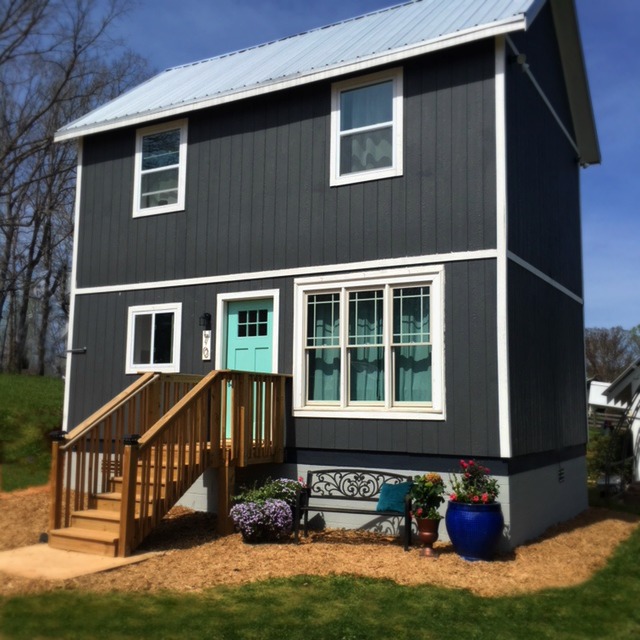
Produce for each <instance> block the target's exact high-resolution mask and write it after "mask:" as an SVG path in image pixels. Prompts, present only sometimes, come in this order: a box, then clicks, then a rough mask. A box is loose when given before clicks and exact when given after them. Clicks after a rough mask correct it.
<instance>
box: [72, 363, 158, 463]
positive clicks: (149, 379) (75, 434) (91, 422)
mask: <svg viewBox="0 0 640 640" xmlns="http://www.w3.org/2000/svg"><path fill="white" fill-rule="evenodd" d="M159 377H160V374H158V373H153V372H149V373H145V374H143V375H141V376H140V378H138V379H137V380H136V381H135V382H134V383H133V384H131V385H129V386H128V387H127V388H126V389H125V390H124V391H121V392H120V393H119V394H118V395H117V396H116V397H115V398H113V399H111V400H110V401H109V402H107V404H105V405H103V406H102V407H100V408H99V409H98V410H97V411H95V412H94V413H92V414H91V415H90V416H89V417H88V418H87V419H86V420H83V421H82V422H81V423H80V424H79V425H78V426H77V427H75V428H74V429H72V430H71V431H69V433H67V435H66V436H65V439H64V444H62V445H61V447H60V448H61V449H63V450H65V449H68V448H69V447H71V446H72V445H73V444H74V443H75V442H76V441H77V440H79V439H80V438H82V436H84V435H86V434H87V433H88V432H89V431H91V429H93V428H94V426H95V425H96V424H98V423H99V422H102V421H103V420H104V419H105V418H108V417H109V416H110V415H111V414H112V413H114V412H115V411H117V410H118V409H119V408H120V407H121V406H122V405H123V404H125V403H126V402H127V401H128V400H129V399H130V398H131V397H132V396H134V395H135V394H136V393H139V392H140V391H142V389H144V388H145V387H147V386H148V385H150V384H153V383H154V382H155V381H156V380H157V379H158V378H159Z"/></svg>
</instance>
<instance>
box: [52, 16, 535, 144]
mask: <svg viewBox="0 0 640 640" xmlns="http://www.w3.org/2000/svg"><path fill="white" fill-rule="evenodd" d="M527 26H528V24H527V19H526V16H525V15H524V14H520V15H518V16H515V17H513V18H508V19H506V20H501V21H498V22H493V23H491V24H490V25H483V26H481V27H479V28H476V27H474V28H471V29H467V30H464V31H459V32H456V33H455V34H447V35H444V36H442V37H439V38H435V39H433V40H429V41H426V42H422V43H420V44H418V45H415V44H412V45H409V46H407V47H402V48H399V49H395V50H394V51H392V52H387V53H385V54H382V55H380V54H379V53H376V54H374V55H372V56H369V57H365V58H361V59H359V60H357V61H355V62H350V63H347V64H340V65H336V66H333V67H328V68H326V69H323V70H321V71H313V72H310V73H305V74H300V75H296V76H293V77H290V78H286V79H283V80H277V81H274V82H269V83H260V84H258V85H256V86H254V87H252V88H250V89H245V90H241V91H237V90H232V91H230V92H228V93H226V94H221V95H217V96H215V97H213V98H207V99H204V100H202V99H198V100H194V101H193V102H190V103H187V104H184V103H181V104H180V105H179V106H174V107H167V108H160V109H155V110H153V111H145V112H144V113H138V114H133V115H131V116H126V117H123V118H117V119H113V120H109V121H106V122H102V123H99V124H93V125H86V126H83V127H77V128H73V123H71V124H70V125H67V126H66V127H63V128H62V129H60V130H59V131H57V132H56V134H55V138H54V140H55V141H56V142H63V141H65V140H71V139H74V138H79V137H81V136H87V135H91V134H94V133H100V132H104V131H110V130H113V129H119V128H122V127H127V126H134V125H139V124H143V123H146V122H149V121H153V120H158V119H159V118H171V117H175V116H177V115H182V114H185V113H189V112H191V111H197V110H200V109H206V108H208V107H213V106H216V105H220V104H225V103H227V102H234V101H236V100H242V99H244V98H250V97H253V96H259V95H264V94H266V93H271V92H274V91H280V90H282V89H288V88H290V87H296V86H300V85H303V84H308V83H311V82H317V81H319V80H326V79H329V78H335V77H337V76H342V75H347V74H349V73H355V72H358V71H363V70H365V69H370V68H372V67H376V66H380V65H384V64H392V63H395V62H398V61H399V60H404V59H407V58H412V57H415V56H419V55H422V54H424V53H431V52H433V51H439V50H441V49H448V48H450V47H454V46H458V45H461V44H465V43H468V42H474V41H476V40H481V39H483V38H493V37H495V36H498V35H503V34H507V33H510V32H513V31H522V30H525V29H526V28H527Z"/></svg>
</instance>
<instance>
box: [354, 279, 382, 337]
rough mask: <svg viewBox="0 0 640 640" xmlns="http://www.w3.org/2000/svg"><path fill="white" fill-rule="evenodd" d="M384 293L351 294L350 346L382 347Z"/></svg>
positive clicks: (361, 292) (357, 292) (380, 290)
mask: <svg viewBox="0 0 640 640" xmlns="http://www.w3.org/2000/svg"><path fill="white" fill-rule="evenodd" d="M382 297H383V291H382V289H379V290H374V291H353V292H351V293H350V294H349V346H361V345H380V346H381V345H382V344H383V333H382V321H383V301H382Z"/></svg>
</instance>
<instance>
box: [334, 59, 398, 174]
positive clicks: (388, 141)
mask: <svg viewBox="0 0 640 640" xmlns="http://www.w3.org/2000/svg"><path fill="white" fill-rule="evenodd" d="M332 102H333V106H332V117H331V129H332V136H331V140H332V153H331V184H332V185H340V184H349V183H352V182H360V181H364V180H377V179H380V178H388V177H392V176H398V175H401V174H402V74H401V73H400V71H399V70H394V71H392V72H385V73H382V74H375V75H372V76H367V77H366V78H359V79H358V80H357V81H353V80H350V81H346V82H339V83H336V84H335V85H333V96H332Z"/></svg>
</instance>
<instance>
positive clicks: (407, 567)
mask: <svg viewBox="0 0 640 640" xmlns="http://www.w3.org/2000/svg"><path fill="white" fill-rule="evenodd" d="M48 498H49V496H48V491H47V489H46V488H45V487H41V488H35V489H28V490H26V491H22V492H15V493H5V494H0V550H6V549H12V548H16V547H21V546H25V545H30V544H36V543H37V542H38V541H39V538H40V535H41V534H42V532H44V531H45V530H46V528H47V519H48V508H49V507H48V505H49V500H48ZM639 522H640V518H638V517H637V516H632V515H627V514H624V513H619V512H614V511H609V510H606V509H589V510H587V511H586V512H584V513H583V514H581V515H580V516H578V517H577V518H575V519H574V520H572V521H570V522H567V523H564V524H562V525H558V526H555V527H552V528H551V529H549V530H548V531H547V532H546V533H545V535H544V536H542V537H541V538H540V539H538V540H535V541H533V542H531V543H529V544H526V545H523V546H521V547H519V548H517V549H516V550H515V551H513V552H512V553H510V554H509V555H507V556H503V557H499V558H497V559H496V560H494V561H493V562H473V563H470V562H466V561H464V560H462V559H461V558H459V557H458V556H457V555H456V554H455V553H454V551H453V549H452V547H451V545H449V544H444V543H436V546H435V548H436V551H437V552H438V557H437V558H436V559H432V558H428V557H424V556H423V555H421V553H420V550H419V549H418V548H413V549H411V550H410V551H409V552H407V553H405V552H404V551H403V550H402V546H401V545H400V544H399V543H398V541H397V540H396V539H394V538H387V537H384V536H378V535H376V534H371V533H366V532H357V531H343V530H328V531H325V532H318V533H314V534H312V535H311V536H310V537H309V538H308V539H306V540H303V542H302V543H301V544H300V545H295V544H293V543H292V542H291V543H282V544H261V545H249V544H244V543H243V542H242V539H241V537H240V535H239V534H234V535H230V536H225V537H220V538H219V537H217V536H216V534H215V516H213V515H211V514H206V513H200V512H194V511H191V510H188V509H184V508H179V507H176V508H174V509H172V511H171V512H170V513H169V514H168V516H167V517H166V518H165V520H164V521H163V523H162V525H161V526H160V527H159V528H158V529H157V530H156V531H154V532H153V533H152V535H151V536H150V537H149V538H148V539H147V540H146V541H145V543H144V544H143V546H142V547H141V548H140V551H156V552H160V553H159V554H158V555H156V556H154V557H152V558H150V559H149V560H146V561H144V562H141V563H139V564H135V565H130V566H126V567H121V568H118V569H114V570H111V571H106V572H102V573H97V574H93V575H89V576H84V577H81V578H75V579H72V580H64V581H57V582H53V581H44V580H27V579H20V578H14V577H12V576H8V575H2V574H0V595H9V594H16V593H36V592H41V591H50V590H54V589H78V590H82V591H128V592H151V591H160V590H171V591H179V592H198V591H201V590H203V589H206V588H209V587H214V586H217V585H222V584H232V585H236V584H243V583H247V582H253V581H256V580H265V579H268V578H274V577H286V576H293V575H300V574H305V575H306V574H309V575H330V574H352V575H358V576H368V577H373V578H387V579H391V580H394V581H395V582H397V583H399V584H404V585H414V584H433V585H438V586H443V587H451V588H461V589H462V588H468V589H471V590H472V591H473V592H474V593H476V594H478V595H481V596H488V597H491V596H504V595H511V594H517V593H525V592H533V591H538V590H541V589H547V588H551V587H564V586H570V585H576V584H579V583H581V582H584V581H585V580H588V579H589V578H590V577H591V576H592V575H593V574H594V572H596V571H598V569H600V568H602V567H603V566H604V565H605V564H606V562H607V559H608V558H609V557H610V556H611V554H612V553H613V551H614V550H615V548H616V546H617V545H618V544H619V543H620V542H621V541H623V540H625V539H626V538H628V537H629V536H630V535H631V533H632V532H633V531H634V530H635V529H636V527H637V526H638V523H639ZM440 526H441V527H444V523H442V524H441V525H440Z"/></svg>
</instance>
